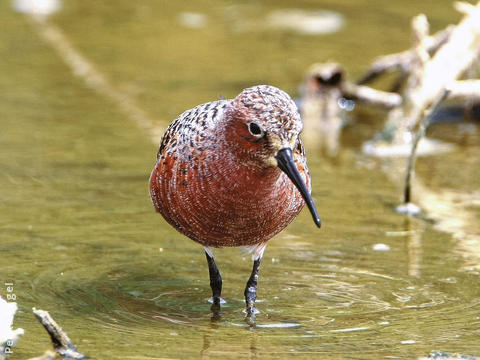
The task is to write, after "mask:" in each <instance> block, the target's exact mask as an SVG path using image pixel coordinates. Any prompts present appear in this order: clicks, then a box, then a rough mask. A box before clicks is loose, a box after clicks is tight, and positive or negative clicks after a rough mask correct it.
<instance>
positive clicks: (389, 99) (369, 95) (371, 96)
mask: <svg viewBox="0 0 480 360" xmlns="http://www.w3.org/2000/svg"><path fill="white" fill-rule="evenodd" d="M342 90H343V96H344V97H346V98H349V99H352V100H358V101H360V102H364V103H367V104H371V105H374V106H380V107H383V108H386V109H391V108H393V107H396V106H400V105H401V104H402V97H401V96H400V95H398V94H396V93H391V92H387V91H381V90H376V89H373V88H371V87H369V86H363V85H356V84H353V83H350V82H346V83H345V84H344V86H343V87H342Z"/></svg>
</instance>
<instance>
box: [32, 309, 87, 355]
mask: <svg viewBox="0 0 480 360" xmlns="http://www.w3.org/2000/svg"><path fill="white" fill-rule="evenodd" d="M33 313H34V314H35V316H36V317H37V319H38V321H40V323H41V324H42V325H43V327H44V328H45V330H47V332H48V334H49V335H50V338H51V340H52V344H53V348H54V349H55V351H56V352H57V353H58V354H59V355H61V356H63V357H65V358H71V359H83V358H84V357H85V355H83V354H81V353H79V352H78V350H77V347H76V346H75V344H74V343H73V342H72V340H70V338H69V337H68V335H67V333H66V332H65V331H63V329H62V328H61V327H60V326H59V325H58V324H57V323H56V322H55V320H53V318H52V317H51V316H50V314H49V313H48V311H44V310H37V309H35V308H33Z"/></svg>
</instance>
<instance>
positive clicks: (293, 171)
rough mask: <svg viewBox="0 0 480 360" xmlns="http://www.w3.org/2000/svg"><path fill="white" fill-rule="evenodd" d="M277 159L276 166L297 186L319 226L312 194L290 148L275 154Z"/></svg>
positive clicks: (318, 217) (319, 221) (320, 223)
mask: <svg viewBox="0 0 480 360" xmlns="http://www.w3.org/2000/svg"><path fill="white" fill-rule="evenodd" d="M275 158H276V159H277V163H278V167H279V168H280V169H281V170H282V171H283V172H284V173H285V174H287V176H288V177H289V178H290V180H292V182H293V184H294V185H295V186H296V187H297V189H298V191H300V194H302V197H303V200H305V203H306V204H307V206H308V209H309V210H310V213H311V214H312V218H313V221H314V222H315V224H316V225H317V226H318V227H320V226H322V222H321V220H320V216H318V212H317V208H316V207H315V203H314V202H313V199H312V195H310V192H309V191H308V189H307V186H306V185H305V183H304V182H303V179H302V176H301V175H300V172H299V171H298V169H297V166H296V165H295V162H294V161H293V153H292V150H291V149H290V148H283V149H281V150H280V151H279V152H278V153H277V155H276V156H275Z"/></svg>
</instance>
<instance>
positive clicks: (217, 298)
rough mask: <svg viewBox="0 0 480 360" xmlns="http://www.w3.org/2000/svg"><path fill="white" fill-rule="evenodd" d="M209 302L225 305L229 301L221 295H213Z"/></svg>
mask: <svg viewBox="0 0 480 360" xmlns="http://www.w3.org/2000/svg"><path fill="white" fill-rule="evenodd" d="M208 302H209V303H210V304H214V305H223V304H226V303H227V302H226V301H225V299H223V298H222V297H221V296H215V297H211V298H210V299H208Z"/></svg>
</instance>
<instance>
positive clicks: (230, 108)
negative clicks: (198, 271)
mask: <svg viewBox="0 0 480 360" xmlns="http://www.w3.org/2000/svg"><path fill="white" fill-rule="evenodd" d="M250 121H255V122H256V123H258V124H259V125H260V126H262V127H263V128H264V129H265V132H266V134H267V135H266V136H265V137H262V138H259V139H257V138H254V137H253V136H252V135H251V134H250V133H249V132H248V129H247V124H248V123H249V122H250ZM301 128H302V122H301V120H300V117H299V115H298V111H297V108H296V106H295V104H294V102H293V101H292V100H291V99H290V97H289V96H288V95H287V94H286V93H285V92H283V91H281V90H279V89H277V88H275V87H272V86H265V85H264V86H256V87H252V88H248V89H245V90H244V91H243V92H242V93H241V94H240V95H239V96H237V97H236V98H235V99H233V100H220V101H213V102H210V103H207V104H203V105H199V106H196V107H195V108H193V109H191V110H187V111H185V112H184V113H183V114H181V115H180V116H179V117H178V118H177V119H176V120H175V121H174V122H173V123H172V124H171V125H170V126H169V127H168V129H167V131H166V132H165V135H164V136H163V139H162V141H161V145H160V149H159V152H158V156H157V162H156V164H155V168H154V170H153V172H152V175H151V178H150V192H151V197H152V200H153V203H154V205H155V208H156V210H157V211H158V212H160V213H161V214H162V215H163V217H164V218H165V219H166V220H167V221H168V222H169V223H170V224H171V225H172V226H173V227H175V228H176V229H177V230H178V231H180V232H181V233H183V234H185V235H186V236H188V237H189V238H191V239H192V240H195V241H197V242H198V243H200V244H202V245H204V246H208V247H223V246H241V245H244V246H245V245H247V246H252V245H253V246H254V247H252V249H253V250H255V249H257V250H258V249H259V248H260V249H261V248H263V244H264V243H265V242H266V241H267V240H268V239H270V238H271V237H272V236H274V235H275V234H277V233H278V232H280V231H281V230H282V229H283V228H285V226H287V225H288V224H289V223H290V222H291V221H292V220H293V219H294V218H295V217H296V216H297V214H298V213H299V212H300V210H301V209H302V207H303V206H304V201H303V199H302V196H301V195H300V193H299V192H298V190H297V189H296V188H295V186H294V185H293V183H292V182H291V181H290V179H289V178H288V177H287V175H285V174H284V173H283V172H282V171H281V170H280V169H279V168H278V167H277V166H276V164H271V163H269V161H270V160H271V157H272V156H273V151H275V150H276V149H272V147H273V146H272V144H269V141H270V142H278V141H280V142H282V143H283V144H294V150H295V151H294V154H295V155H294V159H295V163H296V165H297V168H298V170H299V171H300V174H301V175H302V177H303V181H304V182H305V183H306V185H307V188H308V190H309V191H311V185H310V176H309V174H308V169H307V167H306V160H305V154H304V151H303V146H302V143H301V141H300V139H299V137H298V134H299V132H300V130H301Z"/></svg>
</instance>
